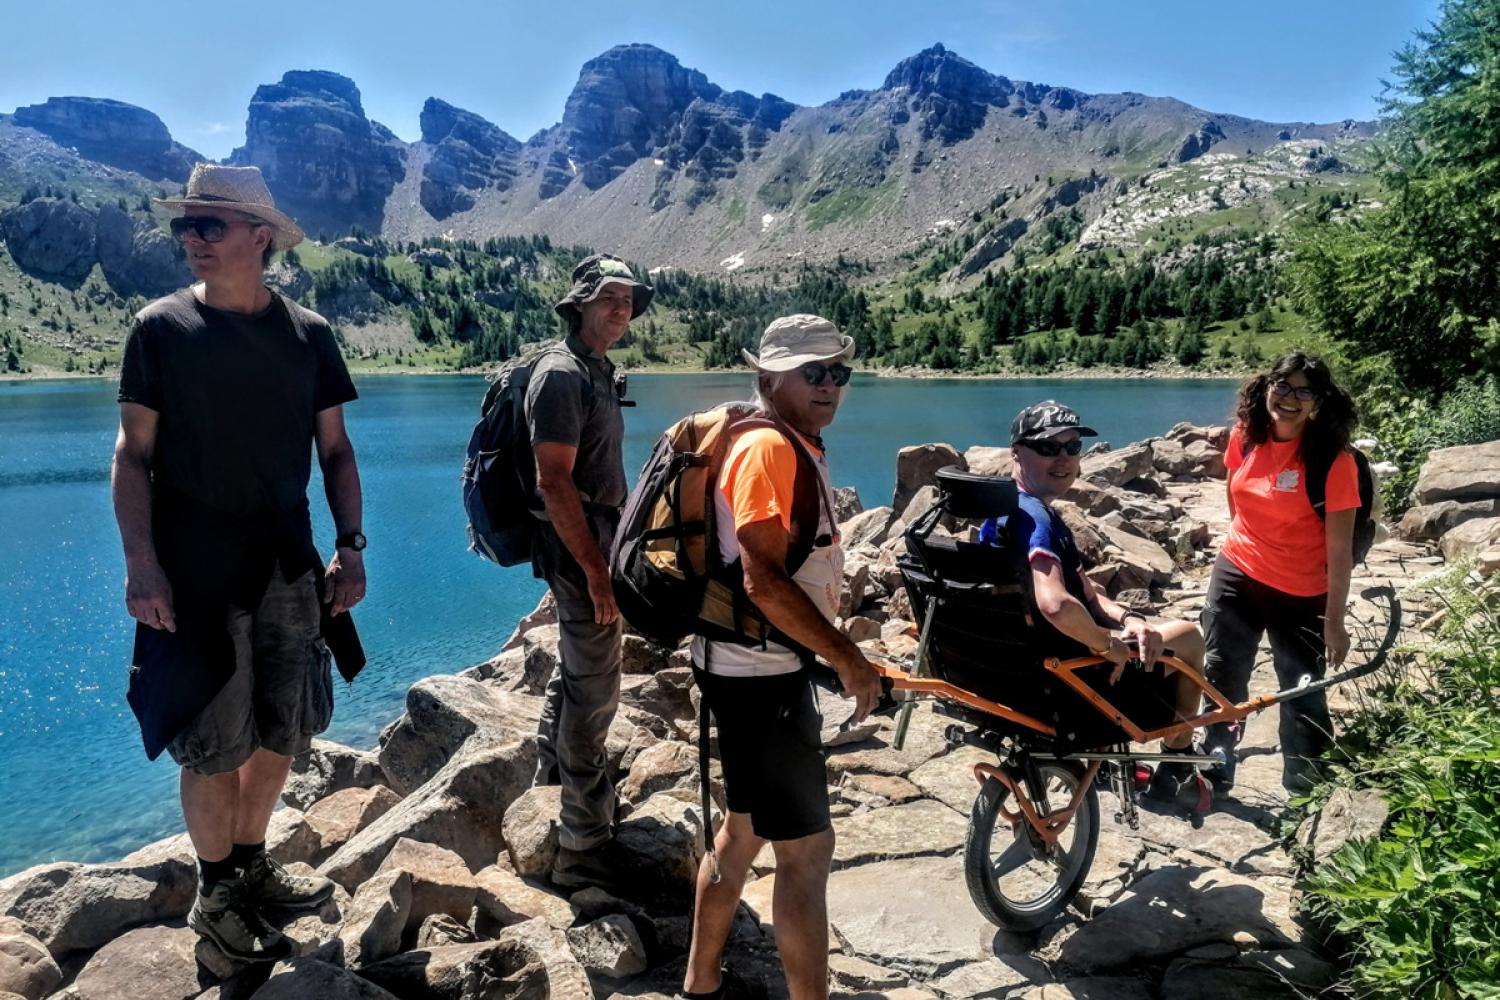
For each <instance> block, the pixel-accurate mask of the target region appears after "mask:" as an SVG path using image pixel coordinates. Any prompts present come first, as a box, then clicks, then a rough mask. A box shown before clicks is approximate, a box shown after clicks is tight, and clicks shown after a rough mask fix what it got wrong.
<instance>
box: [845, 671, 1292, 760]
mask: <svg viewBox="0 0 1500 1000" xmlns="http://www.w3.org/2000/svg"><path fill="white" fill-rule="evenodd" d="M1108 662H1109V661H1108V660H1106V659H1105V658H1104V657H1102V656H1080V657H1074V658H1072V659H1068V660H1060V659H1058V658H1056V657H1052V658H1050V659H1048V660H1046V661H1044V665H1045V666H1046V668H1047V669H1048V670H1049V671H1051V672H1052V673H1054V674H1056V675H1057V676H1058V677H1059V678H1060V679H1061V680H1062V682H1063V683H1064V684H1067V685H1068V687H1070V688H1072V689H1073V690H1074V691H1076V692H1078V694H1079V695H1081V696H1082V697H1083V698H1084V699H1085V700H1086V701H1088V703H1089V704H1090V705H1093V706H1094V707H1095V708H1096V709H1098V710H1099V711H1100V712H1101V713H1103V714H1104V715H1105V716H1107V717H1108V718H1109V719H1110V720H1111V721H1113V722H1114V723H1115V725H1117V726H1119V727H1120V728H1121V729H1123V730H1124V731H1125V732H1126V733H1127V734H1128V735H1129V736H1130V739H1131V741H1132V742H1135V743H1150V742H1151V741H1152V740H1157V739H1161V738H1162V737H1171V736H1177V735H1180V734H1182V733H1185V732H1188V731H1190V730H1193V729H1201V728H1203V727H1204V726H1211V725H1213V724H1214V723H1216V722H1234V721H1236V720H1238V719H1243V718H1245V717H1246V716H1248V715H1253V714H1254V713H1256V712H1259V711H1262V710H1263V709H1266V708H1269V707H1270V706H1271V705H1274V704H1275V703H1276V696H1275V695H1261V696H1260V697H1258V698H1252V699H1250V700H1249V701H1244V702H1240V703H1239V704H1235V703H1234V702H1231V701H1230V700H1229V699H1228V698H1226V697H1224V695H1223V694H1222V693H1221V692H1220V691H1219V689H1218V688H1216V687H1214V686H1213V685H1212V684H1210V683H1209V682H1208V680H1207V679H1206V678H1205V677H1204V676H1203V675H1202V674H1200V673H1198V671H1196V670H1194V669H1193V668H1192V667H1190V666H1189V665H1188V664H1187V663H1186V662H1184V661H1183V660H1180V659H1178V658H1177V657H1175V656H1163V657H1161V658H1160V659H1159V660H1157V661H1156V662H1157V663H1159V664H1162V665H1163V666H1166V667H1168V668H1169V669H1171V670H1176V671H1181V672H1182V673H1185V674H1187V676H1188V677H1190V678H1192V680H1193V683H1194V684H1196V685H1198V688H1199V690H1201V691H1202V692H1203V694H1204V696H1205V697H1206V698H1207V699H1208V700H1209V701H1210V702H1212V703H1213V704H1214V706H1216V707H1215V708H1213V709H1212V710H1210V711H1207V712H1204V713H1202V714H1201V715H1197V716H1194V717H1193V718H1191V719H1187V720H1185V721H1183V722H1177V723H1173V724H1172V725H1170V726H1165V727H1163V728H1161V729H1150V730H1147V729H1142V728H1141V727H1140V726H1138V725H1136V724H1135V722H1133V721H1132V720H1131V719H1130V718H1128V717H1127V716H1126V715H1125V714H1124V713H1123V712H1121V711H1120V710H1119V709H1118V708H1116V707H1115V706H1114V705H1112V704H1111V703H1110V701H1109V699H1108V698H1105V697H1104V696H1103V695H1102V694H1100V693H1099V692H1098V691H1095V690H1094V689H1093V688H1092V687H1090V686H1089V684H1088V682H1086V681H1085V680H1084V679H1083V678H1082V677H1080V676H1078V674H1079V672H1080V671H1082V670H1084V669H1086V668H1088V667H1093V666H1098V665H1099V664H1101V663H1108ZM871 666H873V667H874V668H875V670H876V672H877V673H879V674H880V675H881V676H882V677H887V678H889V679H890V680H891V682H892V684H891V690H893V691H909V692H911V693H912V694H916V695H926V696H930V697H934V698H944V699H947V700H948V701H956V702H959V703H960V704H963V705H967V706H969V707H970V708H973V709H977V710H978V711H981V712H985V713H988V714H990V715H996V716H999V717H1000V718H1002V719H1007V720H1009V721H1011V722H1015V723H1018V724H1020V725H1022V726H1025V727H1026V728H1028V729H1032V730H1035V731H1036V732H1038V733H1040V734H1042V735H1043V736H1056V735H1057V730H1056V729H1054V728H1053V727H1052V726H1049V725H1048V724H1047V723H1045V722H1043V721H1042V720H1041V719H1038V718H1036V717H1035V716H1031V715H1027V714H1026V713H1025V712H1018V711H1016V710H1015V709H1013V708H1010V707H1008V706H1006V705H1002V704H1001V703H1000V702H998V701H991V700H990V699H988V698H984V697H981V696H979V695H977V694H974V693H973V692H972V691H966V690H965V689H963V688H961V687H958V686H956V685H954V684H950V683H949V682H947V681H943V680H938V679H936V678H933V677H917V676H915V675H913V674H911V673H908V672H907V671H905V670H902V669H900V668H899V667H895V666H891V665H889V664H884V663H872V664H871ZM1134 669H1138V668H1134Z"/></svg>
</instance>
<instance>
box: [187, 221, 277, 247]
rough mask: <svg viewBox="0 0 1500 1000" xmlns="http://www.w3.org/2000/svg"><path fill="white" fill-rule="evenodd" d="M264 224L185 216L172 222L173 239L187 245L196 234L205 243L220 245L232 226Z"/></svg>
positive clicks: (262, 224)
mask: <svg viewBox="0 0 1500 1000" xmlns="http://www.w3.org/2000/svg"><path fill="white" fill-rule="evenodd" d="M264 225H266V223H264V222H250V221H247V220H245V219H220V218H218V217H216V216H212V215H184V216H181V217H180V218H176V219H173V220H172V222H171V228H172V238H173V239H175V240H176V241H177V242H179V243H186V242H187V238H188V236H189V235H190V234H194V233H196V234H197V236H198V238H199V239H200V240H202V241H203V242H204V243H218V242H219V241H220V240H222V239H223V238H224V236H225V234H226V233H228V232H229V227H230V226H264Z"/></svg>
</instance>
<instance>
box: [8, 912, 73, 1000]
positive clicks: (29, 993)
mask: <svg viewBox="0 0 1500 1000" xmlns="http://www.w3.org/2000/svg"><path fill="white" fill-rule="evenodd" d="M62 979H63V974H62V970H61V969H60V968H58V965H57V962H55V961H54V960H53V958H52V955H51V954H50V953H49V952H48V951H47V947H46V946H45V945H44V944H42V942H40V941H38V940H37V939H36V938H34V937H32V936H31V935H30V934H26V933H23V932H22V931H21V930H20V929H19V928H18V927H0V994H3V993H14V994H15V995H17V996H19V997H23V998H25V1000H37V998H39V997H44V996H50V995H51V994H52V991H53V990H55V989H57V988H58V987H59V986H60V985H62Z"/></svg>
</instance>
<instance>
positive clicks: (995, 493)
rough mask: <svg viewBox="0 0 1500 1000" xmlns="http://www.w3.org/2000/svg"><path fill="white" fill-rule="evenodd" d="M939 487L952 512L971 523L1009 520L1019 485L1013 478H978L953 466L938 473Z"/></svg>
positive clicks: (1014, 507)
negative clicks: (988, 519) (992, 518)
mask: <svg viewBox="0 0 1500 1000" xmlns="http://www.w3.org/2000/svg"><path fill="white" fill-rule="evenodd" d="M937 485H938V490H939V491H941V492H942V494H943V500H944V506H945V507H946V508H947V511H948V513H949V514H951V515H953V516H954V517H958V518H963V519H964V520H967V521H983V520H985V519H987V518H991V517H1005V516H1006V515H1007V514H1010V513H1012V512H1013V511H1014V510H1015V509H1016V497H1017V494H1016V483H1015V480H1013V479H1011V478H1010V477H1009V476H978V475H975V474H974V473H972V472H964V471H962V470H961V469H959V468H958V466H956V465H949V466H945V467H944V468H941V469H939V470H938V473H937Z"/></svg>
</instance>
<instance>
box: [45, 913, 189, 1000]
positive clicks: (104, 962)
mask: <svg viewBox="0 0 1500 1000" xmlns="http://www.w3.org/2000/svg"><path fill="white" fill-rule="evenodd" d="M197 946H198V935H197V934H196V933H194V932H193V931H191V930H189V929H188V928H186V927H182V926H166V925H157V926H154V927H137V928H136V929H134V930H131V931H126V932H125V933H124V934H121V935H120V936H119V937H117V938H115V939H114V940H113V941H111V942H109V943H108V944H106V945H105V946H104V947H103V948H100V949H99V950H98V951H96V952H94V954H93V955H92V956H91V957H90V958H89V960H88V963H87V964H86V965H84V967H83V970H82V971H80V972H79V973H78V977H77V978H76V979H74V980H73V982H72V983H71V984H70V985H69V986H68V989H67V992H66V993H65V994H64V995H65V996H66V997H67V998H68V1000H118V998H120V997H129V998H130V1000H182V998H183V997H190V996H193V995H194V994H196V993H197V992H198V990H199V989H200V987H199V985H198V963H197V962H196V961H195V959H194V957H193V955H194V951H195V950H196V948H197Z"/></svg>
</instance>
